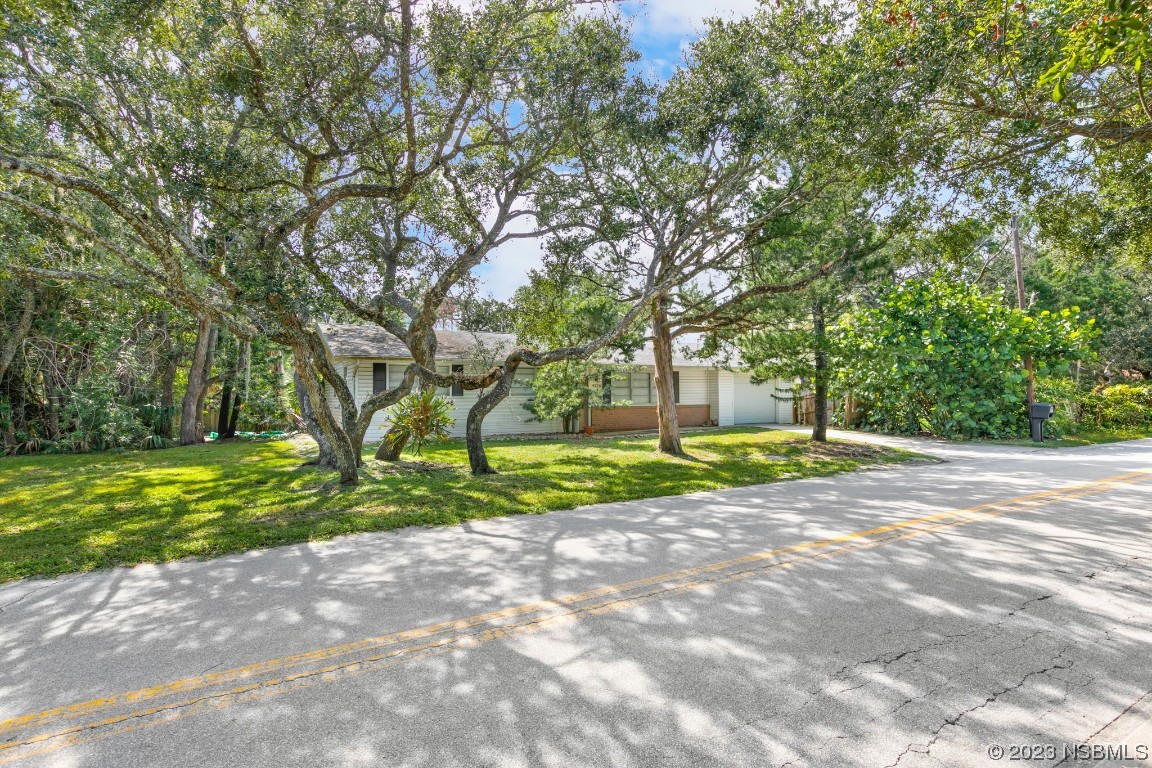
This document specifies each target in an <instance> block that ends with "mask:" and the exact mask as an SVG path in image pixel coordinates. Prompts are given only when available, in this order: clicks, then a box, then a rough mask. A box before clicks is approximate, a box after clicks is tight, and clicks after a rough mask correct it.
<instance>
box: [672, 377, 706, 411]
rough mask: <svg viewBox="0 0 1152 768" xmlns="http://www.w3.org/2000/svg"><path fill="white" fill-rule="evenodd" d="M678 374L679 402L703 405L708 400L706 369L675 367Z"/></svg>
mask: <svg viewBox="0 0 1152 768" xmlns="http://www.w3.org/2000/svg"><path fill="white" fill-rule="evenodd" d="M674 370H675V371H676V372H677V373H679V374H680V404H681V405H704V404H706V403H707V402H708V369H707V368H675V369H674Z"/></svg>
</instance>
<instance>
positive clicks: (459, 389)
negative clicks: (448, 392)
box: [452, 364, 464, 397]
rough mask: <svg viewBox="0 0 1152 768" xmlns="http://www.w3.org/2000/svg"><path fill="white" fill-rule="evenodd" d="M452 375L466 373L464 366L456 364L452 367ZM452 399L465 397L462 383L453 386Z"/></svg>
mask: <svg viewBox="0 0 1152 768" xmlns="http://www.w3.org/2000/svg"><path fill="white" fill-rule="evenodd" d="M452 373H454V374H455V373H464V366H463V365H460V364H454V365H453V366H452ZM452 397H464V385H463V384H460V383H454V384H452Z"/></svg>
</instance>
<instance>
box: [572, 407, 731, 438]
mask: <svg viewBox="0 0 1152 768" xmlns="http://www.w3.org/2000/svg"><path fill="white" fill-rule="evenodd" d="M676 418H677V420H679V422H680V426H682V427H699V426H702V425H703V424H704V423H705V422H706V421H708V419H709V418H710V413H709V406H708V405H707V404H705V405H678V406H676ZM658 426H659V423H658V422H657V419H656V406H654V405H629V406H621V407H619V408H593V409H592V428H593V430H595V431H596V432H617V431H620V430H625V429H656V428H657V427H658Z"/></svg>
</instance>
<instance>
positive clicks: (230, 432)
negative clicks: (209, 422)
mask: <svg viewBox="0 0 1152 768" xmlns="http://www.w3.org/2000/svg"><path fill="white" fill-rule="evenodd" d="M242 402H244V401H243V400H242V399H241V397H240V393H239V392H237V393H236V395H235V396H234V397H233V398H232V414H231V415H230V416H229V417H228V425H227V427H225V429H224V437H228V438H232V437H236V422H237V421H239V420H240V404H241V403H242Z"/></svg>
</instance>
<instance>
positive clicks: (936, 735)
mask: <svg viewBox="0 0 1152 768" xmlns="http://www.w3.org/2000/svg"><path fill="white" fill-rule="evenodd" d="M1069 648H1071V646H1064V648H1062V649H1061V650H1060V652H1059V653H1057V654H1056V656H1055V658H1054V659H1053V660H1052V663H1051V664H1050V665H1048V666H1047V667H1045V668H1043V669H1038V670H1034V671H1032V672H1029V673H1028V674H1026V675H1024V676H1023V677H1022V678H1020V681H1019V682H1017V683H1014V684H1012V685H1009V686H1007V687H1006V688H1001V689H1000V690H998V691H995V692H994V693H992V695H991V696H987V697H985V699H984V701H982V702H981V703H979V704H977V705H976V706H974V707H969V708H968V709H966V710H964V711H962V712H960V713H959V714H957V715H956V716H955V717H949V718H947V719H945V720H944V722H943V723H941V724H940V725H939V726H938V727H937V728H935V729H934V730H933V731H932V738H930V739H929V740H928V741H927V742H926V743H925V744H920V743H918V742H913V743H911V744H909V745H908V746H907V747H905V748H904V751H903V752H901V753H900V755H899V756H897V758H896V762H894V763H890V764H888V765H887V766H885V768H896V766H898V765H900V763H901V761H903V759H904V758H905V757H906V756H907V755H908V753H909V752H912V751H913V749H914V748H915V747H923V749H917V750H915V751H916V752H918V753H919V754H923V755H925V756H931V754H932V747H933V746H935V745H936V742H937V741H939V739H940V734H941V733H942V732H943V731H944V729H945V728H948V727H950V726H954V725H956V724H957V723H959V722H960V721H961V720H963V719H964V718H965V717H967V716H968V715H970V714H972V713H973V712H976V711H978V710H981V709H983V708H984V707H987V706H988V705H989V704H993V703H995V702H996V701H998V700H999V699H1000V697H1001V696H1004V695H1005V694H1008V693H1011V692H1012V691H1017V690H1019V689H1021V688H1023V687H1024V686H1025V685H1027V683H1028V681H1029V680H1031V679H1032V678H1034V677H1037V676H1039V675H1047V674H1049V673H1050V672H1053V671H1054V670H1057V669H1071V668H1072V667H1073V666H1074V665H1075V663H1076V662H1075V661H1068V662H1067V663H1064V664H1061V663H1060V662H1059V660H1060V659H1061V658H1063V656H1064V654H1065V653H1066V652H1067V651H1068V649H1069Z"/></svg>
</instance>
